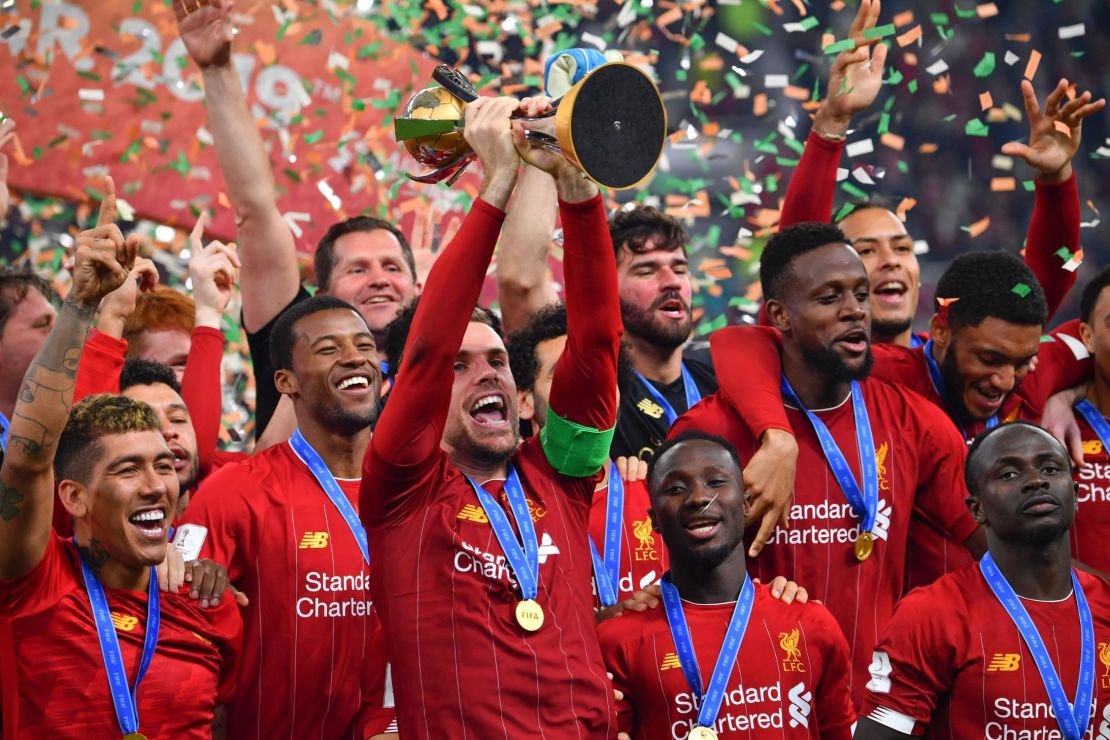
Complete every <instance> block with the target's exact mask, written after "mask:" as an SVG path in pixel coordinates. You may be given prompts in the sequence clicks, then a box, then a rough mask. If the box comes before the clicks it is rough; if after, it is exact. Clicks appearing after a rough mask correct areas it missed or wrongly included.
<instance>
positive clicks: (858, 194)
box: [840, 182, 867, 200]
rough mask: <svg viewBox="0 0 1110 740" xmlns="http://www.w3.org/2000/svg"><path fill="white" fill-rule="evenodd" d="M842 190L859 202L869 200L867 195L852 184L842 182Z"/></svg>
mask: <svg viewBox="0 0 1110 740" xmlns="http://www.w3.org/2000/svg"><path fill="white" fill-rule="evenodd" d="M840 189H841V190H843V191H844V192H845V193H847V194H848V195H850V196H852V197H853V198H855V199H857V200H867V193H866V192H864V191H863V190H860V189H859V188H857V187H856V186H855V185H853V184H852V183H850V182H842V183H841V184H840Z"/></svg>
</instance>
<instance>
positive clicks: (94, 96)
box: [77, 87, 104, 102]
mask: <svg viewBox="0 0 1110 740" xmlns="http://www.w3.org/2000/svg"><path fill="white" fill-rule="evenodd" d="M77 98H78V99H79V100H85V101H89V102H100V101H103V100H104V91H103V90H101V89H100V88H96V87H83V88H81V89H80V90H78V91H77Z"/></svg>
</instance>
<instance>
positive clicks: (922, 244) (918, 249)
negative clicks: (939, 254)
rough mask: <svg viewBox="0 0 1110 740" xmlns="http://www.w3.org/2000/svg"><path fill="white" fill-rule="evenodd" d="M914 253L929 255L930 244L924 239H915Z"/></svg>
mask: <svg viewBox="0 0 1110 740" xmlns="http://www.w3.org/2000/svg"><path fill="white" fill-rule="evenodd" d="M913 253H914V254H928V253H929V242H927V241H925V240H924V239H915V240H914V243H913Z"/></svg>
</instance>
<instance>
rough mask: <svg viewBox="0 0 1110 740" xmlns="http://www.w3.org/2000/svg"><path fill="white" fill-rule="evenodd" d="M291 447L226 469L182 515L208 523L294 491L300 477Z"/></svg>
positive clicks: (210, 478)
mask: <svg viewBox="0 0 1110 740" xmlns="http://www.w3.org/2000/svg"><path fill="white" fill-rule="evenodd" d="M294 463H295V458H294V457H293V453H292V452H291V451H290V450H289V445H287V444H286V443H284V442H283V443H282V444H279V445H274V446H273V447H270V448H268V449H266V450H263V451H262V452H260V453H258V454H256V455H251V456H250V457H248V458H246V459H244V460H242V461H240V462H234V463H231V464H229V465H224V466H222V467H221V468H220V469H219V470H217V471H215V472H214V473H212V474H211V475H209V476H208V477H206V478H205V479H204V480H203V481H201V484H200V487H198V488H197V491H196V493H195V494H194V495H193V498H192V500H191V501H190V502H189V507H188V508H187V509H186V510H185V513H184V514H183V515H182V521H185V522H197V521H199V522H202V523H203V522H205V521H207V520H208V519H209V518H210V517H211V516H218V515H219V514H220V512H235V515H236V516H241V515H242V512H243V511H244V510H247V509H251V508H254V507H256V506H258V505H263V504H266V503H268V502H273V501H275V500H281V499H283V498H285V497H286V496H287V494H288V493H289V492H290V491H291V490H294V483H293V479H294V477H295V476H296V474H297V469H296V466H295V465H294Z"/></svg>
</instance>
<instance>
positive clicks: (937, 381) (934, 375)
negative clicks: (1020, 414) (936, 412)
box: [924, 339, 998, 439]
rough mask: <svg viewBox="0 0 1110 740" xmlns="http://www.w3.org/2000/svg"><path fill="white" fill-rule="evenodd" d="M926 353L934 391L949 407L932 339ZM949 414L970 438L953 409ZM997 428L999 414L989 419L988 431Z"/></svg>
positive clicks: (949, 410) (965, 435)
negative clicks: (934, 354)
mask: <svg viewBox="0 0 1110 740" xmlns="http://www.w3.org/2000/svg"><path fill="white" fill-rule="evenodd" d="M924 351H925V364H926V365H928V366H929V379H930V380H931V381H932V382H933V390H934V391H936V392H937V395H938V396H940V400H941V403H943V404H944V405H945V406H946V407H948V405H949V403H950V401H949V400H948V395H947V394H946V393H945V388H944V378H943V377H942V376H941V374H940V367H939V366H938V365H937V361H936V360H935V359H933V340H932V339H930V340H929V341H928V342H925V350H924ZM948 412H949V413H948V416H950V417H951V418H952V421H955V422H956V427H957V428H959V430H960V433H962V434H963V435H964V438H965V439H966V438H968V436H969V435H968V433H967V431H966V430H965V429H964V428H963V426H962V425H961V424H960V422H959V421H957V418H956V414H953V413H952V409H951V408H949V409H948ZM996 426H998V414H995V415H994V416H992V417H991V418H989V419H987V429H994V428H995V427H996Z"/></svg>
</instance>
